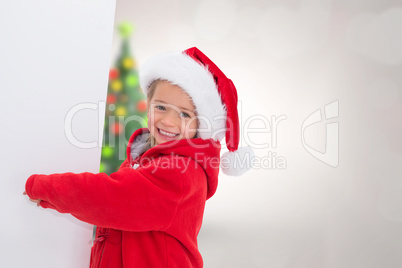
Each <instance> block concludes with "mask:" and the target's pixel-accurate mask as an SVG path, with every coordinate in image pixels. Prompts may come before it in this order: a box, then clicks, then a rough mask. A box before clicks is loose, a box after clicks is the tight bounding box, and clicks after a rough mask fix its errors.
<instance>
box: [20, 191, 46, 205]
mask: <svg viewBox="0 0 402 268" xmlns="http://www.w3.org/2000/svg"><path fill="white" fill-rule="evenodd" d="M22 194H23V195H27V192H26V191H24V192H23V193H22ZM29 201H31V202H33V203H36V205H37V206H38V207H40V201H42V200H40V199H31V198H29Z"/></svg>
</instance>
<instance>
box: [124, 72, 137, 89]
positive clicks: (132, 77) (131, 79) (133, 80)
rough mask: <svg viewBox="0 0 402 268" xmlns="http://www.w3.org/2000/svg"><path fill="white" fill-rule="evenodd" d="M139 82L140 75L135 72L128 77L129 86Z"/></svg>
mask: <svg viewBox="0 0 402 268" xmlns="http://www.w3.org/2000/svg"><path fill="white" fill-rule="evenodd" d="M138 83H139V81H138V76H137V75H135V74H129V75H128V76H127V78H126V85H127V86H129V87H135V86H137V85H138Z"/></svg>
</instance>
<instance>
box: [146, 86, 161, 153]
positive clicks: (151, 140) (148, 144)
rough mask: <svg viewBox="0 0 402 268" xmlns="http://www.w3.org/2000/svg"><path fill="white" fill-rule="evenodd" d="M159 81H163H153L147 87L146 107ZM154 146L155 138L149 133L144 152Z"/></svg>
mask: <svg viewBox="0 0 402 268" xmlns="http://www.w3.org/2000/svg"><path fill="white" fill-rule="evenodd" d="M161 81H164V80H161V79H156V80H154V81H153V82H152V83H151V85H150V86H149V88H148V92H147V106H148V105H149V103H150V101H151V99H152V97H153V96H154V94H155V90H156V86H157V85H158V84H159V82H161ZM148 108H149V107H147V109H148ZM155 145H156V140H155V137H154V136H152V135H151V133H149V135H148V139H147V142H146V144H145V150H148V149H150V148H152V147H154V146H155Z"/></svg>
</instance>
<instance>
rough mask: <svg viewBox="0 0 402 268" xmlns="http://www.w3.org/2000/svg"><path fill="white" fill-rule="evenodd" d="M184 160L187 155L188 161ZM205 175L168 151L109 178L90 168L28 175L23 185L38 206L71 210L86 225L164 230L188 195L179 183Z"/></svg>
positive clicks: (186, 188) (203, 178)
mask: <svg viewBox="0 0 402 268" xmlns="http://www.w3.org/2000/svg"><path fill="white" fill-rule="evenodd" d="M183 159H188V160H187V163H185V161H183ZM189 161H191V163H193V164H190V162H189ZM197 177H199V180H198V179H197ZM205 178H206V177H205V173H204V172H203V171H202V170H201V169H200V168H197V164H195V162H194V161H193V160H191V159H190V158H187V157H179V156H173V155H169V156H162V157H159V158H156V159H154V160H152V161H151V162H149V163H148V164H147V165H146V166H144V167H140V168H138V169H132V168H129V167H125V168H121V169H120V170H119V171H117V172H115V173H112V174H111V175H110V176H108V175H107V174H105V173H99V174H93V173H88V172H85V173H80V174H74V173H63V174H52V175H32V176H30V177H29V178H28V180H27V182H26V186H25V187H26V192H27V194H28V196H29V197H30V198H32V199H40V200H42V201H41V203H40V205H41V206H42V207H44V208H52V209H55V210H57V211H59V212H61V213H70V214H72V215H73V216H74V217H76V218H78V219H80V220H82V221H85V222H88V223H90V224H94V225H97V226H102V227H109V228H115V229H120V230H126V231H149V230H157V231H158V230H160V231H163V230H166V229H167V228H168V227H169V226H170V224H171V222H172V221H173V219H174V216H175V213H176V211H177V208H178V206H179V204H180V202H181V201H182V199H183V198H185V197H186V196H188V195H190V194H191V192H190V191H189V189H190V188H189V187H187V186H183V182H186V181H187V182H188V181H189V180H191V181H192V182H194V181H205Z"/></svg>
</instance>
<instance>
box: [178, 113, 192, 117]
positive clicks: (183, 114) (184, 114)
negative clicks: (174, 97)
mask: <svg viewBox="0 0 402 268" xmlns="http://www.w3.org/2000/svg"><path fill="white" fill-rule="evenodd" d="M180 115H181V116H183V117H187V118H190V116H189V115H188V113H185V112H182V113H180Z"/></svg>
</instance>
